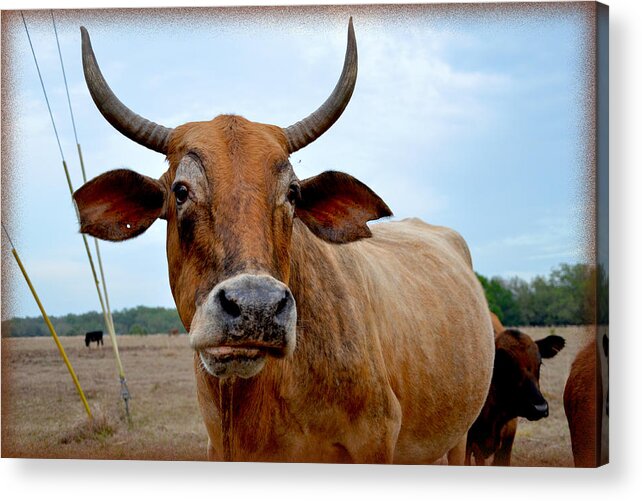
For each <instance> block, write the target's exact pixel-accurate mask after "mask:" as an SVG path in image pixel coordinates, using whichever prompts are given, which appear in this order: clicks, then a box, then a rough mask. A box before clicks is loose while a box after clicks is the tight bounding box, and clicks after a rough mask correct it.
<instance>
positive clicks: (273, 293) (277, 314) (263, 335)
mask: <svg viewBox="0 0 642 501" xmlns="http://www.w3.org/2000/svg"><path fill="white" fill-rule="evenodd" d="M190 344H191V346H192V348H193V349H195V350H196V351H197V352H198V353H199V356H200V358H201V361H202V362H203V366H204V367H205V369H206V370H207V371H208V372H209V373H210V374H212V375H214V376H217V377H228V376H232V375H235V376H240V377H244V378H248V377H252V376H254V375H256V374H257V373H258V372H260V371H261V369H262V368H263V366H264V365H265V360H266V357H267V356H268V355H270V356H273V357H277V358H280V357H284V356H287V355H289V354H290V353H292V351H294V346H295V344H296V304H295V301H294V297H293V296H292V293H291V292H290V290H289V289H288V287H287V286H286V285H285V284H284V283H282V282H279V281H278V280H276V279H274V278H273V277H271V276H269V275H249V274H243V275H238V276H236V277H233V278H230V279H228V280H225V281H223V282H221V283H220V284H218V285H217V286H216V287H214V289H212V290H211V291H210V293H209V294H208V295H207V298H206V299H205V301H204V302H203V303H202V304H201V305H200V306H199V307H198V308H197V309H196V313H195V314H194V318H193V319H192V325H191V328H190Z"/></svg>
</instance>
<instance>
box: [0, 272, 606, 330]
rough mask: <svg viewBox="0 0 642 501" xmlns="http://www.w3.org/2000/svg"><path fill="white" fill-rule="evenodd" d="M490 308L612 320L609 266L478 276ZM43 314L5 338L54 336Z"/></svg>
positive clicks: (155, 322)
mask: <svg viewBox="0 0 642 501" xmlns="http://www.w3.org/2000/svg"><path fill="white" fill-rule="evenodd" d="M477 277H478V279H479V281H480V282H481V284H482V286H483V288H484V292H485V293H486V299H487V300H488V306H489V308H490V310H491V311H492V312H493V313H495V314H496V315H497V316H498V317H499V319H500V320H501V322H502V323H503V324H504V325H507V326H509V325H510V326H520V325H521V326H526V325H533V326H542V325H580V324H589V323H593V322H595V320H596V319H597V320H598V322H599V323H602V324H606V323H608V277H607V275H606V273H605V272H604V271H603V269H601V268H598V269H597V270H596V269H595V267H592V266H588V265H585V264H561V265H559V266H558V267H557V268H555V269H553V270H552V271H551V273H550V274H549V275H548V276H547V277H544V276H536V277H534V278H533V279H532V280H530V281H526V280H524V279H522V278H519V277H512V278H508V279H507V278H500V277H492V278H487V277H484V276H483V275H480V274H477ZM113 318H114V328H115V330H116V333H117V334H157V333H162V332H170V331H171V330H173V329H178V330H179V332H185V329H184V328H183V325H182V323H181V321H180V318H179V316H178V313H177V311H176V309H175V308H160V307H159V308H150V307H147V306H137V307H136V308H125V309H123V310H119V311H114V312H113ZM50 319H51V321H52V323H53V325H54V327H55V329H56V332H57V333H58V334H59V335H61V336H78V335H84V334H85V332H87V331H91V330H105V329H104V321H103V316H102V313H99V312H96V311H92V312H89V313H83V314H80V315H75V314H72V313H70V314H68V315H64V316H60V317H50ZM48 335H49V331H48V329H47V326H46V325H45V323H44V321H43V319H42V317H26V318H12V319H11V320H5V321H3V322H2V336H3V337H8V336H11V337H32V336H48Z"/></svg>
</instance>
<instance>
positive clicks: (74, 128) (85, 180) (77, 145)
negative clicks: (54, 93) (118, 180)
mask: <svg viewBox="0 0 642 501" xmlns="http://www.w3.org/2000/svg"><path fill="white" fill-rule="evenodd" d="M49 13H50V14H51V23H52V24H53V29H54V34H55V35H56V46H57V47H58V57H59V59H60V67H61V68H62V78H63V81H64V82H65V91H66V93H67V104H68V105H69V115H70V116H71V125H72V127H73V130H74V138H75V139H76V148H77V149H78V159H79V161H80V170H81V171H82V179H83V182H84V183H86V182H87V175H86V173H85V162H84V160H83V156H82V149H81V148H80V141H78V133H77V132H76V120H75V119H74V110H73V108H72V106H71V97H70V95H69V86H68V85H67V74H66V72H65V63H64V62H63V59H62V51H61V50H60V40H59V39H58V30H57V28H56V19H55V18H54V14H53V10H50V11H49ZM94 247H95V248H96V258H97V260H98V269H99V270H100V279H101V281H102V284H103V294H104V296H105V305H106V307H107V316H108V317H109V321H110V323H111V326H112V330H113V329H114V318H113V317H112V314H111V306H110V305H109V294H108V292H107V280H106V279H105V271H104V269H103V260H102V257H101V255H100V247H99V245H98V239H97V238H95V237H94Z"/></svg>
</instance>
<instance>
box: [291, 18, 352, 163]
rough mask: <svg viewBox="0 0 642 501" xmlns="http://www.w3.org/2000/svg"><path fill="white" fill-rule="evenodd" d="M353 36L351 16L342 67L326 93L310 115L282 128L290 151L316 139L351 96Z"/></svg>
mask: <svg viewBox="0 0 642 501" xmlns="http://www.w3.org/2000/svg"><path fill="white" fill-rule="evenodd" d="M357 66H358V65H357V40H356V38H355V36H354V27H353V26H352V17H351V18H350V21H349V23H348V46H347V48H346V56H345V60H344V62H343V71H342V72H341V76H340V77H339V81H338V82H337V85H336V86H335V88H334V90H333V91H332V94H330V97H328V99H326V101H325V102H324V103H323V104H322V105H321V106H320V107H319V108H318V109H317V110H316V111H315V112H313V113H312V114H311V115H309V116H307V117H306V118H304V119H303V120H301V121H300V122H297V123H295V124H294V125H290V126H289V127H286V128H285V129H283V130H284V132H285V136H286V138H287V140H288V150H289V151H290V153H294V152H295V151H297V150H300V149H301V148H303V147H304V146H307V145H308V144H310V143H311V142H312V141H314V140H316V139H318V138H319V137H320V136H321V134H323V133H324V132H325V131H327V130H328V129H329V128H330V127H332V125H333V124H334V122H336V121H337V120H338V119H339V117H340V116H341V114H342V113H343V110H344V109H345V107H346V106H348V102H349V101H350V98H351V97H352V92H353V91H354V85H355V83H356V82H357Z"/></svg>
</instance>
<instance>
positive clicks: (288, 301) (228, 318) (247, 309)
mask: <svg viewBox="0 0 642 501" xmlns="http://www.w3.org/2000/svg"><path fill="white" fill-rule="evenodd" d="M215 301H217V302H218V305H219V307H220V311H221V313H222V316H223V317H224V322H225V323H227V324H228V325H229V326H233V325H238V326H239V327H241V325H242V327H243V328H241V329H232V330H231V331H230V334H233V335H236V336H237V337H242V336H243V335H244V333H246V332H247V331H248V330H255V329H256V330H260V329H265V328H269V327H270V325H275V324H276V325H279V324H285V323H286V322H287V321H288V319H289V317H290V314H291V312H292V309H293V308H294V298H293V297H292V293H291V292H290V290H289V289H288V288H287V286H285V284H283V283H281V282H279V281H278V280H275V279H273V278H272V277H268V276H263V275H244V276H242V277H239V278H238V279H231V280H228V281H226V282H224V283H222V284H221V286H220V287H219V290H218V292H217V293H216V295H215Z"/></svg>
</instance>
